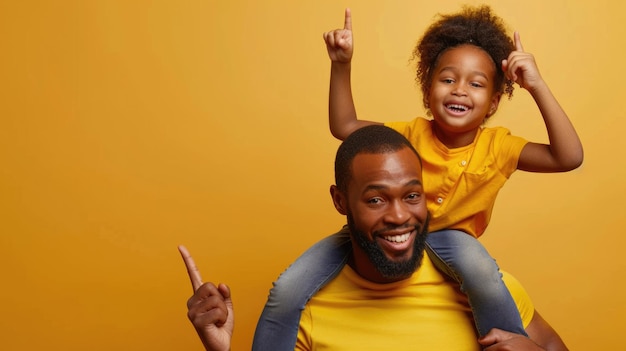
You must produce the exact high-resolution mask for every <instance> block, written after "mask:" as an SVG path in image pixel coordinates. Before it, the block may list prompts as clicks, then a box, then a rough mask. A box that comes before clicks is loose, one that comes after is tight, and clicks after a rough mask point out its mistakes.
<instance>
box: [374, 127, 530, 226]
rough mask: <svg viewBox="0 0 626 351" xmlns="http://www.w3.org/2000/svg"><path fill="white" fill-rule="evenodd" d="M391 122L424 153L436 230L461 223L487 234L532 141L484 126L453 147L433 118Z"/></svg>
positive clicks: (427, 191) (499, 129)
mask: <svg viewBox="0 0 626 351" xmlns="http://www.w3.org/2000/svg"><path fill="white" fill-rule="evenodd" d="M385 125H386V126H388V127H390V128H393V129H395V130H397V131H398V132H400V133H401V134H402V135H404V136H405V137H406V138H407V139H408V140H409V141H410V142H411V144H413V146H414V147H415V149H416V150H417V152H418V153H419V154H420V156H421V157H422V162H423V173H422V174H423V179H424V188H425V190H426V203H427V206H428V210H429V211H430V213H431V215H432V218H431V221H430V225H429V228H430V231H437V230H441V229H459V230H462V231H464V232H466V233H469V234H471V235H473V236H475V237H479V236H481V235H482V234H483V232H484V231H485V229H486V228H487V224H489V220H490V218H491V211H492V210H493V205H494V203H495V201H496V196H497V194H498V191H500V188H502V186H503V185H504V183H505V182H506V181H507V180H508V178H509V177H510V176H511V174H512V173H513V172H514V171H515V170H516V169H517V161H518V160H519V155H520V153H521V152H522V149H523V148H524V146H525V145H526V143H527V141H526V140H524V139H523V138H520V137H516V136H512V135H511V133H510V132H509V130H508V129H506V128H501V127H497V128H481V129H479V131H478V133H477V135H476V138H475V140H474V142H473V143H472V144H470V145H467V146H464V147H460V148H456V149H448V148H447V147H446V146H445V145H443V144H442V143H441V142H440V141H439V139H437V137H435V135H434V134H433V132H432V126H431V125H432V121H429V120H426V119H424V118H419V117H418V118H415V119H414V120H412V121H409V122H392V123H386V124H385Z"/></svg>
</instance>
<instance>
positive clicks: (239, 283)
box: [0, 0, 626, 350]
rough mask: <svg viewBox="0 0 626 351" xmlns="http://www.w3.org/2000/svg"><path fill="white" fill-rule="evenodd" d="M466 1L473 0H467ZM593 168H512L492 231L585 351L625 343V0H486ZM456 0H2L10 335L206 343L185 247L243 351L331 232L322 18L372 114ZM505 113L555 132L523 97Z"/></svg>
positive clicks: (5, 340) (401, 107)
mask: <svg viewBox="0 0 626 351" xmlns="http://www.w3.org/2000/svg"><path fill="white" fill-rule="evenodd" d="M470 3H477V2H470ZM488 3H492V4H493V7H494V9H495V10H496V12H497V13H498V14H499V15H501V16H502V17H504V18H505V20H506V21H507V23H508V24H509V26H510V27H511V29H514V30H518V31H520V32H521V36H522V42H523V44H524V46H525V48H526V50H527V51H529V52H532V53H533V54H534V55H535V57H536V59H537V61H538V64H539V68H540V71H541V73H542V74H543V76H544V78H545V79H546V80H547V81H548V83H549V84H550V86H551V88H552V90H553V92H554V93H555V95H556V96H557V97H558V99H559V101H560V102H561V104H562V105H563V106H564V108H565V109H566V111H568V113H569V115H570V117H571V119H572V121H573V123H574V124H575V126H576V127H577V130H578V132H579V134H580V137H581V139H582V141H583V145H584V147H585V161H584V164H583V166H582V167H581V168H580V169H577V170H576V171H573V172H570V173H566V174H549V175H543V174H528V173H522V172H518V173H516V174H515V175H513V177H512V179H511V180H510V181H509V184H507V186H505V188H504V189H503V191H502V192H501V195H500V197H499V200H498V202H497V204H496V209H495V214H494V220H493V222H492V224H491V226H490V227H489V229H488V231H487V233H486V234H485V236H484V237H483V238H484V239H482V240H483V242H484V243H485V244H486V245H487V246H488V248H489V249H490V251H491V252H492V254H493V255H494V256H495V257H496V258H497V259H498V262H499V263H500V265H501V266H502V267H503V268H504V269H506V270H508V271H510V272H512V273H513V274H515V275H516V276H517V277H518V278H519V279H520V280H521V281H522V282H523V283H524V285H525V286H526V288H527V289H528V290H529V292H530V294H531V296H532V297H533V299H534V302H535V303H536V306H537V308H538V310H539V311H540V312H541V313H542V314H543V315H544V316H545V317H546V319H547V320H548V321H549V322H551V324H552V325H553V326H554V327H555V328H556V329H557V330H558V331H559V333H560V334H561V335H562V337H563V338H564V340H565V341H566V343H567V344H568V345H569V346H570V348H571V349H572V350H601V349H611V348H615V347H618V346H617V345H622V344H623V342H622V337H623V326H624V319H625V318H626V307H625V306H626V304H624V302H623V298H624V296H626V283H625V282H624V279H623V278H624V271H625V268H626V265H625V263H624V259H623V257H624V253H623V252H624V248H625V245H624V244H625V240H624V238H623V237H624V235H623V233H622V231H623V230H624V227H625V226H626V220H625V219H624V214H623V211H624V204H623V203H624V199H625V198H626V186H625V185H624V179H625V178H626V166H625V163H624V162H622V160H621V156H623V155H624V154H625V153H626V137H624V130H625V129H626V119H625V118H624V102H625V100H624V99H625V93H626V90H625V89H624V82H626V73H625V70H624V68H623V65H624V62H625V61H626V55H625V53H626V52H625V49H624V38H623V34H624V25H625V23H626V15H625V14H626V5H623V3H622V2H618V1H608V0H597V1H584V2H582V1H579V2H572V1H564V0H560V1H551V2H546V1H541V0H534V1H489V2H488ZM460 4H461V3H460V2H458V1H408V0H407V1H385V2H383V1H357V0H355V1H352V2H344V1H336V0H318V1H290V0H267V1H251V0H250V1H243V0H231V1H225V0H223V1H215V0H207V1H106V0H99V1H82V0H76V1H68V0H61V1H7V0H5V1H2V3H1V4H0V47H1V52H0V260H1V261H0V279H1V281H2V283H1V286H2V288H1V289H0V311H1V314H2V318H0V349H2V350H39V349H46V350H183V349H188V350H200V349H201V345H200V343H199V341H198V340H197V338H196V336H195V332H194V330H193V329H192V327H191V325H190V324H189V321H188V320H187V317H186V307H185V302H186V299H187V298H188V297H189V296H190V294H191V287H190V284H189V281H188V278H187V276H186V273H185V269H184V266H183V264H182V261H181V259H180V257H179V255H178V252H177V250H176V246H177V245H178V244H185V245H187V247H188V248H189V249H190V250H191V252H192V254H194V256H195V258H196V261H197V262H198V264H199V266H200V268H201V270H202V273H203V274H204V278H205V279H209V280H213V281H220V282H226V283H229V284H230V285H231V287H232V289H233V295H234V299H235V304H236V305H235V307H236V310H237V322H236V329H235V337H234V341H233V343H234V344H233V350H246V349H249V348H250V343H251V338H252V333H253V328H254V325H255V324H256V320H257V317H258V315H259V313H260V311H261V308H262V306H263V303H264V302H265V298H266V296H267V291H268V290H269V288H270V287H271V282H272V281H273V280H274V279H275V278H276V276H277V275H278V274H279V273H280V272H281V271H282V269H283V268H284V267H286V266H287V265H288V263H290V262H291V261H292V260H293V259H294V258H296V257H297V256H298V255H299V253H300V252H302V251H303V250H304V249H305V248H307V247H308V246H309V245H311V244H312V243H313V242H315V241H317V240H318V239H320V238H322V237H323V236H325V235H327V234H330V233H332V232H334V231H335V230H337V229H338V228H339V227H340V225H341V224H343V223H344V218H343V217H342V216H340V215H339V214H337V213H336V212H335V210H334V208H333V206H332V205H331V200H330V196H329V193H328V188H329V185H330V184H331V183H332V182H333V177H332V163H333V158H334V152H335V150H336V147H337V146H338V144H339V142H338V141H337V140H335V139H333V138H332V137H331V135H330V133H329V131H328V126H327V95H328V76H329V67H330V64H329V60H328V57H327V54H326V49H325V46H324V43H323V40H322V32H323V31H326V30H329V29H333V28H336V27H339V26H341V25H342V24H343V9H344V8H345V7H346V6H350V7H351V8H352V11H353V16H354V33H355V44H356V47H355V49H356V52H355V57H354V61H353V87H354V94H355V99H356V104H357V108H358V111H359V112H360V116H361V117H362V118H368V119H373V120H378V121H391V120H405V119H409V118H412V117H414V116H417V115H423V109H422V107H421V101H422V100H421V97H420V96H419V91H418V89H417V88H416V86H415V84H414V81H413V73H412V70H411V66H410V65H409V64H408V58H409V56H410V53H411V50H412V48H413V45H414V44H415V41H416V40H417V39H418V37H419V36H420V35H421V34H422V33H423V31H424V29H425V28H426V27H427V26H428V25H429V24H430V23H431V21H432V19H433V17H434V15H435V14H436V13H438V12H444V13H447V12H451V11H456V10H458V9H459V5H460ZM500 106H501V108H500V110H499V111H498V113H497V114H496V116H495V117H494V118H493V121H492V122H491V123H492V124H497V125H504V126H507V127H509V128H510V129H511V130H512V131H513V132H514V133H515V134H518V135H521V136H524V137H526V138H528V139H530V140H533V141H546V140H547V138H546V133H545V128H544V127H543V122H542V119H541V117H540V115H539V113H538V111H537V108H536V106H535V105H534V103H533V101H532V99H531V98H530V97H529V95H528V94H527V92H525V91H522V90H521V89H518V90H517V91H516V93H515V96H514V98H513V100H512V101H506V100H505V101H503V103H502V104H501V105H500Z"/></svg>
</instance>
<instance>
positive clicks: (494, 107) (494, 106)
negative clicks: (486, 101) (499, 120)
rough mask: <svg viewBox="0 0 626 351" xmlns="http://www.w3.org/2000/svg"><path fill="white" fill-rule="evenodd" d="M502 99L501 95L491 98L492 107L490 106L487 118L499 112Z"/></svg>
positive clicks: (496, 94)
mask: <svg viewBox="0 0 626 351" xmlns="http://www.w3.org/2000/svg"><path fill="white" fill-rule="evenodd" d="M501 97H502V94H501V93H495V94H493V96H492V97H491V106H489V112H488V113H487V118H489V117H491V116H492V115H493V114H494V113H496V111H497V110H498V105H499V104H500V98H501Z"/></svg>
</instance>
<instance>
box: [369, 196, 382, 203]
mask: <svg viewBox="0 0 626 351" xmlns="http://www.w3.org/2000/svg"><path fill="white" fill-rule="evenodd" d="M381 202H382V199H380V198H378V197H375V198H372V199H369V200H367V203H368V204H372V205H378V204H379V203H381Z"/></svg>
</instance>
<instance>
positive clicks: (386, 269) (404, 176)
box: [331, 148, 428, 283]
mask: <svg viewBox="0 0 626 351" xmlns="http://www.w3.org/2000/svg"><path fill="white" fill-rule="evenodd" d="M351 169H352V174H351V178H350V180H349V182H348V184H347V190H346V191H345V193H344V192H340V191H339V190H338V189H337V188H331V191H332V194H333V200H334V202H335V207H336V208H337V210H338V211H339V212H340V213H342V214H345V215H347V216H348V225H349V226H350V230H351V233H352V236H353V239H354V240H353V250H354V255H353V260H352V261H351V262H350V264H351V265H352V267H353V268H354V269H355V270H356V271H357V273H359V274H360V275H361V276H363V277H364V278H366V279H369V280H371V281H374V282H380V283H386V282H390V281H396V280H400V279H405V278H407V277H408V276H410V275H411V274H412V273H413V272H414V271H415V269H416V268H417V266H418V265H419V263H420V261H421V257H422V254H423V245H424V239H425V234H426V227H427V217H428V212H427V210H426V202H425V201H426V196H425V194H424V189H423V185H422V169H421V167H420V164H419V160H418V158H417V155H415V153H414V152H413V151H412V150H411V149H409V148H403V149H400V150H398V151H395V152H391V153H383V154H368V153H362V154H358V155H357V156H356V157H355V158H354V160H353V161H352V168H351Z"/></svg>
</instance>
